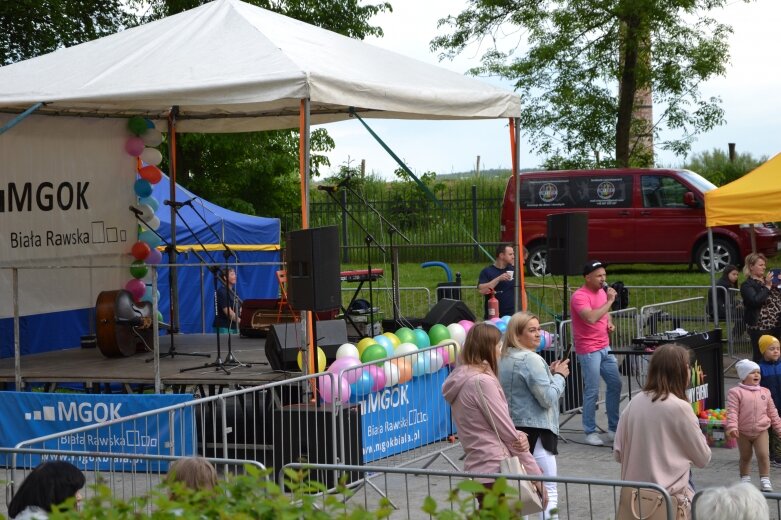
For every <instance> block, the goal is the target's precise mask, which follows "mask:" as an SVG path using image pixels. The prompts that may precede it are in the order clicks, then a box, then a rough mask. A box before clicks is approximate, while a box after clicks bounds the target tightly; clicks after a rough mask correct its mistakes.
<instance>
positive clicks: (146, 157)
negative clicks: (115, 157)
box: [140, 148, 163, 166]
mask: <svg viewBox="0 0 781 520" xmlns="http://www.w3.org/2000/svg"><path fill="white" fill-rule="evenodd" d="M140 157H141V160H142V161H144V162H145V163H147V164H152V165H154V166H157V165H158V164H160V162H161V161H162V160H163V154H161V153H160V150H158V149H157V148H144V151H143V152H141V155H140Z"/></svg>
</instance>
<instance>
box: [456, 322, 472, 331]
mask: <svg viewBox="0 0 781 520" xmlns="http://www.w3.org/2000/svg"><path fill="white" fill-rule="evenodd" d="M458 324H459V325H461V326H462V327H464V332H469V329H471V328H472V327H473V326H474V323H473V322H471V321H469V320H461V321H459V322H458Z"/></svg>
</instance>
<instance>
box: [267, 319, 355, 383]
mask: <svg viewBox="0 0 781 520" xmlns="http://www.w3.org/2000/svg"><path fill="white" fill-rule="evenodd" d="M300 334H301V329H300V327H299V325H298V324H297V323H275V324H273V325H271V328H270V329H269V333H268V336H266V359H268V363H269V365H270V366H271V368H272V369H274V370H295V371H297V370H298V361H297V359H296V358H297V357H298V347H299V344H300V343H301V342H300V339H301V337H300ZM315 336H316V341H315V344H316V345H317V346H318V347H320V348H322V349H323V351H325V357H326V359H328V362H329V363H330V362H331V361H333V360H334V359H336V351H337V350H338V349H339V347H340V346H341V345H342V344H343V343H347V326H346V325H345V323H344V320H318V321H315Z"/></svg>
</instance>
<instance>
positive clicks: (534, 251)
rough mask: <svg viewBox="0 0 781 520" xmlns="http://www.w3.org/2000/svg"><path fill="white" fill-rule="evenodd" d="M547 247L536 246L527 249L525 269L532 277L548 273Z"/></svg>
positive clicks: (543, 245) (542, 245)
mask: <svg viewBox="0 0 781 520" xmlns="http://www.w3.org/2000/svg"><path fill="white" fill-rule="evenodd" d="M547 257H548V246H546V245H545V244H538V245H536V246H532V247H531V248H530V249H529V258H528V259H527V260H526V268H527V269H528V270H529V272H530V273H531V274H532V275H533V276H544V275H545V274H547V272H548V262H547Z"/></svg>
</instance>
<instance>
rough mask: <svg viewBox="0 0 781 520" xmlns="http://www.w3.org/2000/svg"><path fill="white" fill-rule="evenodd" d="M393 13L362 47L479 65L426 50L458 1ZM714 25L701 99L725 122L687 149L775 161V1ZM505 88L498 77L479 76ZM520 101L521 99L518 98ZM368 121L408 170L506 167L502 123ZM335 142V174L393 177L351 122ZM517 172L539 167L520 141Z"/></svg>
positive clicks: (744, 7)
mask: <svg viewBox="0 0 781 520" xmlns="http://www.w3.org/2000/svg"><path fill="white" fill-rule="evenodd" d="M391 5H392V6H393V12H392V13H383V14H382V15H378V16H376V17H375V18H373V20H372V21H373V23H375V24H377V25H379V26H381V27H382V28H383V31H384V32H385V36H384V37H383V38H369V39H367V42H369V43H371V44H373V45H377V46H379V47H384V48H387V49H390V50H393V51H395V52H398V53H401V54H404V55H407V56H410V57H413V58H416V59H418V60H421V61H424V62H428V63H432V64H436V65H439V66H442V67H445V68H448V69H451V70H454V71H456V72H460V73H463V72H464V71H466V70H467V69H469V68H470V67H473V66H476V65H478V64H479V61H480V60H479V58H480V55H481V54H482V52H481V51H480V50H479V49H469V50H467V51H466V52H464V53H463V54H462V55H461V56H459V57H458V58H456V59H455V60H453V61H449V60H446V61H442V62H440V61H439V60H438V58H437V55H436V54H435V53H433V52H431V51H430V50H429V42H430V41H431V39H432V38H433V37H434V36H436V35H437V34H440V33H441V31H440V30H438V29H437V20H439V19H440V18H443V17H445V16H448V15H450V14H453V15H455V14H458V13H459V12H461V10H462V9H463V7H464V5H465V2H463V1H462V0H391ZM712 14H713V16H714V17H715V18H717V19H718V20H720V21H722V22H725V23H728V24H730V25H732V28H733V34H732V36H731V38H730V55H731V58H730V63H729V65H728V70H727V74H726V76H725V77H719V78H716V79H713V80H711V81H709V82H708V83H707V84H705V85H703V86H702V88H701V92H702V94H703V95H704V96H719V97H721V99H722V102H723V103H722V106H723V108H724V110H725V117H726V120H727V122H726V124H725V125H723V126H720V127H718V128H716V129H715V130H712V131H711V132H709V133H707V134H704V135H701V136H700V137H699V139H698V141H697V142H696V143H695V144H694V146H693V148H692V150H693V152H695V153H696V152H699V151H703V150H712V149H713V148H716V147H718V148H722V149H724V150H726V148H727V143H730V142H734V143H736V144H737V150H738V151H739V152H749V153H751V154H753V155H754V156H757V157H758V156H773V155H775V154H776V153H778V152H781V142H779V137H778V136H779V132H778V130H779V121H781V101H780V100H779V99H778V98H779V94H780V93H781V66H780V65H781V45H779V43H778V41H776V36H777V34H778V30H779V28H778V21H779V20H781V0H754V1H753V2H750V3H746V2H743V1H742V0H733V1H731V2H729V3H728V5H727V6H726V7H725V8H724V9H721V10H718V11H714V12H713V13H712ZM485 81H488V82H490V83H493V84H497V85H504V86H505V87H507V88H508V89H509V88H511V87H510V86H509V83H504V84H503V83H502V82H501V81H500V80H498V79H492V78H488V79H485ZM522 102H523V100H522ZM368 124H369V125H370V126H371V127H372V128H373V129H374V130H375V131H376V132H377V133H378V134H379V135H380V137H381V138H382V139H383V140H384V141H385V142H386V143H387V144H388V145H389V146H390V147H391V149H393V150H394V151H395V152H396V153H397V154H398V155H399V156H400V157H401V158H402V159H403V160H404V161H405V162H406V163H407V164H408V165H409V166H410V168H412V170H413V171H415V172H417V173H423V172H427V171H434V172H436V173H438V174H446V173H452V172H461V171H469V170H473V169H474V166H475V162H476V157H477V156H480V162H481V169H489V168H509V165H510V145H509V131H508V129H507V121H505V120H495V121H494V120H492V121H387V120H372V119H369V120H368ZM326 128H328V130H329V132H330V133H331V135H332V136H333V137H334V139H335V140H336V143H337V144H336V149H335V150H334V151H333V152H331V153H330V154H329V157H330V159H331V164H332V167H333V168H334V169H335V168H337V167H338V166H340V165H343V164H346V163H347V162H348V161H349V162H350V163H351V164H352V165H357V164H358V163H360V161H361V159H365V160H366V169H367V171H368V172H374V173H377V174H379V175H380V176H382V177H385V178H392V177H393V175H392V172H393V170H394V169H395V168H396V164H395V162H394V161H393V159H391V158H390V157H389V156H388V155H387V153H386V152H385V151H384V150H382V148H381V147H380V145H379V144H378V143H376V142H375V141H374V140H373V139H372V137H371V136H369V134H368V133H367V132H366V130H364V129H363V127H361V126H360V123H358V122H357V121H345V122H340V123H334V124H329V125H326ZM521 156H522V158H521V167H522V168H534V167H537V166H539V165H540V163H541V162H542V160H541V158H540V157H537V156H534V155H532V154H531V152H530V150H529V146H528V144H527V143H524V142H522V143H521ZM682 163H683V158H677V157H675V156H673V155H672V154H669V153H667V154H666V153H662V154H659V155H657V165H658V166H680V165H681V164H682Z"/></svg>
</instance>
